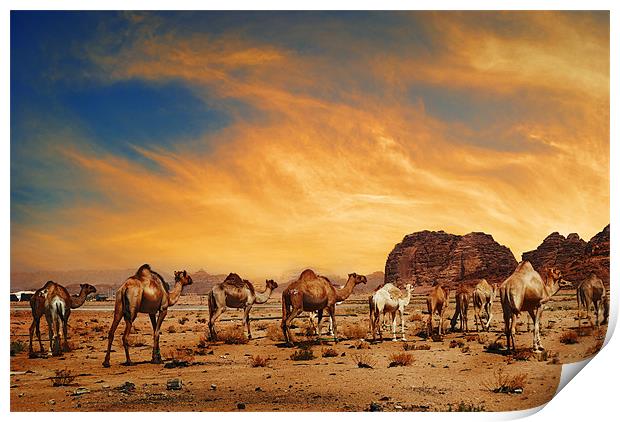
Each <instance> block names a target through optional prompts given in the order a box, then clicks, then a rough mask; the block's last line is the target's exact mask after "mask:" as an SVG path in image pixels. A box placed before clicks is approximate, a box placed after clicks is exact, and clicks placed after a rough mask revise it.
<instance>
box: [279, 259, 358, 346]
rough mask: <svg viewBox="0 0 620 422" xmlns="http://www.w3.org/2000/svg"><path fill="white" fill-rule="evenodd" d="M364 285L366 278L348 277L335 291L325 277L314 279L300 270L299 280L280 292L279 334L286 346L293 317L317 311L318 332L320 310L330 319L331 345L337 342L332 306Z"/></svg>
mask: <svg viewBox="0 0 620 422" xmlns="http://www.w3.org/2000/svg"><path fill="white" fill-rule="evenodd" d="M366 281H367V280H366V276H363V275H358V274H356V273H351V274H349V278H348V279H347V282H346V284H345V285H344V287H342V288H341V289H337V288H336V287H334V286H333V285H332V283H331V282H330V281H329V279H328V278H327V277H324V276H321V275H317V274H316V273H315V272H314V271H312V270H310V269H307V270H304V271H303V272H302V273H301V274H300V275H299V278H298V279H297V280H295V281H293V282H292V283H290V284H289V285H288V286H287V287H286V289H284V291H283V292H282V333H283V334H284V341H285V342H286V344H288V345H292V344H293V342H292V337H291V332H290V323H291V321H292V320H293V319H294V318H295V317H297V316H298V315H299V314H300V313H302V312H304V311H309V312H313V311H319V312H318V313H319V321H318V326H319V330H320V327H321V320H322V318H323V310H324V309H327V312H328V313H329V316H330V317H331V319H332V325H333V331H334V341H336V342H337V341H338V334H337V328H336V327H337V325H336V302H342V301H343V300H345V299H346V298H348V297H349V295H351V292H353V288H354V287H355V286H356V285H358V284H360V283H364V284H365V283H366Z"/></svg>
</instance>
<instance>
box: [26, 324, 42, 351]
mask: <svg viewBox="0 0 620 422" xmlns="http://www.w3.org/2000/svg"><path fill="white" fill-rule="evenodd" d="M38 325H39V320H38V319H37V318H33V319H32V324H30V345H29V346H28V356H30V357H33V356H34V350H33V349H32V337H33V336H34V330H35V327H38ZM40 341H41V336H39V342H40Z"/></svg>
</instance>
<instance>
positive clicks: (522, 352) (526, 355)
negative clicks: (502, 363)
mask: <svg viewBox="0 0 620 422" xmlns="http://www.w3.org/2000/svg"><path fill="white" fill-rule="evenodd" d="M532 356H534V352H532V350H531V349H517V350H515V351H514V352H513V353H512V355H510V356H509V357H508V359H509V360H520V361H527V360H530V359H531V358H532Z"/></svg>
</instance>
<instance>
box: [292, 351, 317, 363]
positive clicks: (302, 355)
mask: <svg viewBox="0 0 620 422" xmlns="http://www.w3.org/2000/svg"><path fill="white" fill-rule="evenodd" d="M314 358H315V356H314V352H313V351H312V349H299V350H296V351H294V352H293V353H292V354H291V360H295V361H297V360H312V359H314Z"/></svg>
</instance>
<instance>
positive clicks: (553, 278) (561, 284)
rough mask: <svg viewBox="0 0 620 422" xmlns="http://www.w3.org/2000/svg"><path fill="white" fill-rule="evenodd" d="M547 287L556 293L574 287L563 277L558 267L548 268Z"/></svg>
mask: <svg viewBox="0 0 620 422" xmlns="http://www.w3.org/2000/svg"><path fill="white" fill-rule="evenodd" d="M545 282H546V283H547V287H548V288H549V289H550V290H551V291H552V292H554V294H555V293H556V292H557V291H558V290H560V289H562V288H568V287H572V283H571V282H570V281H568V280H564V279H563V278H562V271H560V270H559V269H557V268H547V279H546V280H545Z"/></svg>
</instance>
